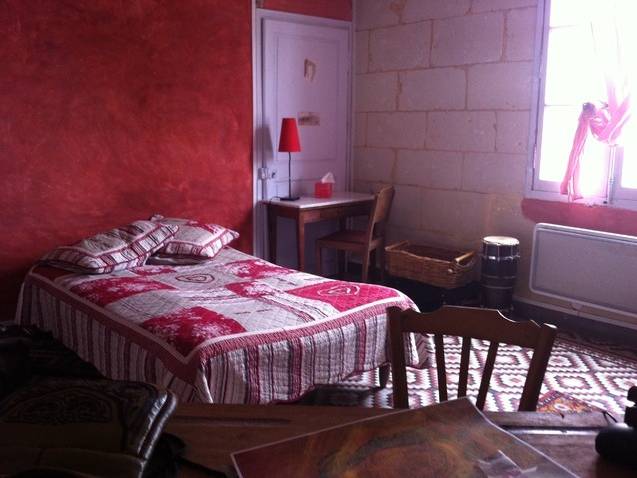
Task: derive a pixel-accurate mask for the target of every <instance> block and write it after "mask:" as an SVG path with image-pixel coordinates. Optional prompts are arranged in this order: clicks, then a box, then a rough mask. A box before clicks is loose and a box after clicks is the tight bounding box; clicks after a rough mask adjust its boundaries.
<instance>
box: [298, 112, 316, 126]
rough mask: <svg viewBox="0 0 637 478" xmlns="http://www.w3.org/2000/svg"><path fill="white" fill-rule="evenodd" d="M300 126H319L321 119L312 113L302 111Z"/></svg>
mask: <svg viewBox="0 0 637 478" xmlns="http://www.w3.org/2000/svg"><path fill="white" fill-rule="evenodd" d="M298 116H299V118H298V119H299V126H319V125H320V124H321V117H320V116H319V114H318V113H314V112H312V111H301V112H300V113H299V115H298Z"/></svg>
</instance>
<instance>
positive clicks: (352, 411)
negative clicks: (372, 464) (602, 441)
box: [167, 404, 635, 478]
mask: <svg viewBox="0 0 637 478" xmlns="http://www.w3.org/2000/svg"><path fill="white" fill-rule="evenodd" d="M391 411H392V410H391V409H382V408H361V407H314V406H302V405H205V404H184V405H181V406H179V408H178V409H177V412H176V414H175V415H174V416H173V417H172V418H171V419H170V421H169V423H168V426H167V431H169V432H170V433H173V434H175V435H177V436H179V437H180V438H181V439H182V440H184V441H185V442H186V444H187V451H186V458H187V459H188V460H190V461H191V462H194V463H196V464H199V465H203V466H204V467H207V468H209V469H213V470H227V469H232V462H231V460H230V453H232V452H234V451H237V450H242V449H245V448H250V447H254V446H258V445H264V444H267V443H271V442H274V441H277V440H282V439H285V438H290V437H293V436H297V435H301V434H304V433H308V432H312V431H316V430H320V429H323V428H327V427H331V426H335V425H341V424H345V423H348V422H351V421H354V420H359V419H361V418H368V417H373V416H379V415H382V414H385V413H388V412H391ZM486 415H487V416H488V418H490V419H491V420H492V421H493V422H494V423H496V424H497V425H499V426H500V427H502V428H504V429H506V430H508V431H510V432H511V433H513V434H514V435H516V436H517V437H518V438H520V439H522V440H523V441H525V442H527V443H529V444H530V445H532V446H534V447H535V448H537V449H538V450H540V451H542V452H543V453H545V454H546V455H548V456H549V457H551V458H553V459H554V460H555V461H557V462H558V463H560V464H561V465H563V466H564V467H566V468H567V469H569V470H570V471H572V472H573V473H575V474H577V475H579V476H582V477H619V478H621V477H629V476H631V477H634V476H635V470H630V469H628V468H625V467H621V466H619V465H615V464H612V463H608V462H605V461H604V460H602V459H601V458H599V456H598V455H597V453H596V452H595V446H594V443H595V435H596V434H597V431H598V430H599V429H600V428H602V427H604V426H606V424H607V421H606V418H605V417H604V415H603V414H601V413H582V414H569V415H565V416H563V417H562V416H560V415H557V414H552V413H534V412H515V413H508V412H495V413H494V412H487V413H486ZM180 476H183V477H193V478H194V477H204V476H208V477H209V476H210V474H206V472H205V471H202V470H198V469H196V468H195V467H190V466H186V465H184V466H183V467H182V471H181V473H180Z"/></svg>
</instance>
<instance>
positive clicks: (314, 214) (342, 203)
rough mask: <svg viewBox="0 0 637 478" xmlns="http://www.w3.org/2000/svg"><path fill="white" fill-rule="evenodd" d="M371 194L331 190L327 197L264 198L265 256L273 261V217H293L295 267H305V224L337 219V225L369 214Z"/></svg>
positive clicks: (274, 244)
mask: <svg viewBox="0 0 637 478" xmlns="http://www.w3.org/2000/svg"><path fill="white" fill-rule="evenodd" d="M373 201H374V196H373V195H371V194H363V193H350V192H335V193H334V195H333V196H332V197H331V198H327V199H322V198H314V197H301V198H300V199H299V200H298V201H281V200H280V199H271V200H269V201H265V204H266V206H267V210H268V242H269V248H270V250H269V255H270V257H269V259H270V261H271V262H274V263H276V246H277V231H276V229H277V219H278V218H279V217H287V218H291V219H294V220H295V221H296V250H297V260H298V270H300V271H304V270H305V225H306V224H309V223H312V222H318V221H327V220H330V219H339V220H340V221H341V228H344V227H345V224H344V222H345V219H346V218H348V217H352V216H363V215H367V214H369V211H370V209H371V206H372V204H373Z"/></svg>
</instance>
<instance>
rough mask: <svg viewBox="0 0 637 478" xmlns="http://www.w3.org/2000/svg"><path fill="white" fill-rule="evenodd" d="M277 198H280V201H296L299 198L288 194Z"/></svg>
mask: <svg viewBox="0 0 637 478" xmlns="http://www.w3.org/2000/svg"><path fill="white" fill-rule="evenodd" d="M279 199H281V201H298V200H299V199H301V198H300V197H298V196H296V197H292V196H288V197H284V198H279Z"/></svg>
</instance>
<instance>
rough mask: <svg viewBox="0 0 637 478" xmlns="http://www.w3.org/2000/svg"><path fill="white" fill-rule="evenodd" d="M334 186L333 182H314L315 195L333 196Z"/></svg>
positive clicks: (322, 196)
mask: <svg viewBox="0 0 637 478" xmlns="http://www.w3.org/2000/svg"><path fill="white" fill-rule="evenodd" d="M332 186H333V184H332V183H314V197H317V198H331V197H332Z"/></svg>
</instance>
